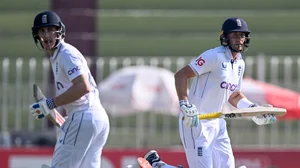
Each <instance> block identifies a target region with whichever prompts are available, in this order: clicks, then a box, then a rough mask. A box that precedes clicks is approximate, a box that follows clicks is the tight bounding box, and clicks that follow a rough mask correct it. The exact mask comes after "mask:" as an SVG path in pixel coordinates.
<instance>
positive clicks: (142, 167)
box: [137, 157, 152, 168]
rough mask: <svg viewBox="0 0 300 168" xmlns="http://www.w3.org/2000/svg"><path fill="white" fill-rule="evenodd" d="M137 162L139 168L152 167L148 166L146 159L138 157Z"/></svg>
mask: <svg viewBox="0 0 300 168" xmlns="http://www.w3.org/2000/svg"><path fill="white" fill-rule="evenodd" d="M137 161H138V163H139V165H140V168H152V166H151V165H150V163H149V162H148V161H147V160H146V159H144V158H142V157H138V158H137Z"/></svg>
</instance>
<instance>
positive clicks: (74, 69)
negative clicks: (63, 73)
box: [68, 66, 80, 75]
mask: <svg viewBox="0 0 300 168" xmlns="http://www.w3.org/2000/svg"><path fill="white" fill-rule="evenodd" d="M79 70H80V66H76V67H74V68H72V69H70V70H69V71H68V75H72V74H73V73H74V72H77V71H79Z"/></svg>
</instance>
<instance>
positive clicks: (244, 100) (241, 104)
mask: <svg viewBox="0 0 300 168" xmlns="http://www.w3.org/2000/svg"><path fill="white" fill-rule="evenodd" d="M253 104H254V103H252V102H251V101H249V100H248V99H247V98H246V97H244V98H242V99H241V100H239V101H238V103H237V105H236V107H237V108H239V109H241V108H249V107H250V106H252V105H253Z"/></svg>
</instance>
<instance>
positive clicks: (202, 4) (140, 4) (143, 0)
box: [98, 0, 300, 10]
mask: <svg viewBox="0 0 300 168" xmlns="http://www.w3.org/2000/svg"><path fill="white" fill-rule="evenodd" d="M98 3H99V5H100V8H101V9H198V10H201V9H202V10H210V9H215V10H222V9H235V10H239V9H256V10H257V9H262V10H266V9H268V10H274V9H299V7H300V2H299V1H295V0H285V1H282V0H264V1H261V0H251V1H241V0H226V1H219V0H209V1H208V0H188V1H183V0H164V1H161V0H151V1H149V0H130V1H124V0H101V1H98Z"/></svg>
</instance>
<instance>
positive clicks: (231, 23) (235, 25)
mask: <svg viewBox="0 0 300 168" xmlns="http://www.w3.org/2000/svg"><path fill="white" fill-rule="evenodd" d="M231 32H243V33H245V35H246V40H245V42H244V46H245V48H248V47H249V44H250V30H249V29H248V25H247V23H246V21H244V20H243V19H242V18H238V17H231V18H228V19H226V20H225V21H224V23H223V25H222V30H221V33H220V42H221V45H223V46H229V39H228V38H227V34H228V33H231Z"/></svg>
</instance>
